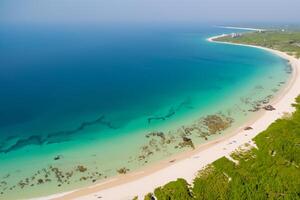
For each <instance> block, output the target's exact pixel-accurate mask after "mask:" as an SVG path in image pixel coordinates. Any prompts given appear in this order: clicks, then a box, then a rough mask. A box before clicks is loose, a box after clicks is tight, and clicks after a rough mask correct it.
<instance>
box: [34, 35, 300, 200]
mask: <svg viewBox="0 0 300 200" xmlns="http://www.w3.org/2000/svg"><path fill="white" fill-rule="evenodd" d="M217 37H220V36H215V37H211V38H209V39H208V41H210V42H214V41H213V39H215V38H217ZM228 44H231V43H228ZM231 45H232V44H231ZM234 45H241V44H234ZM243 46H249V47H254V48H260V49H264V50H267V51H270V52H272V53H274V54H277V55H278V56H281V57H282V58H284V59H287V60H289V61H290V64H291V66H292V68H293V73H292V75H291V76H292V77H291V78H290V80H289V82H288V83H287V85H286V87H285V88H284V89H283V90H282V91H281V92H279V94H278V95H277V96H276V97H275V98H274V99H272V101H271V103H270V104H271V105H272V106H273V107H275V108H276V110H274V111H259V112H258V114H257V116H256V117H255V119H253V120H252V121H250V122H247V124H244V126H242V127H240V128H239V129H238V130H236V131H235V132H233V133H232V134H229V135H225V136H224V137H222V138H218V139H216V140H214V141H210V142H208V143H206V144H203V145H200V146H199V147H197V148H196V149H195V150H193V151H188V152H184V153H182V154H179V155H176V156H173V157H171V158H169V159H168V160H164V161H161V162H159V163H158V164H155V165H153V166H149V167H147V168H144V169H142V170H139V171H136V172H132V173H129V174H126V175H122V176H121V175H120V176H117V177H114V178H111V179H109V180H108V181H106V182H102V183H99V184H96V185H93V186H90V187H85V188H81V189H78V190H76V191H73V192H68V193H64V194H57V195H53V196H48V197H44V198H39V199H82V200H92V199H100V197H101V199H105V200H106V199H108V200H115V199H116V200H123V199H124V200H125V199H126V200H129V199H132V198H133V197H135V196H138V197H139V199H143V197H144V195H145V194H147V193H149V192H152V191H153V190H154V189H155V188H156V187H159V186H162V185H164V184H166V183H168V182H170V181H173V180H176V179H177V178H184V179H186V180H187V181H188V182H190V183H192V180H193V179H194V178H195V176H196V175H197V173H198V171H199V170H200V169H201V168H203V167H205V166H206V165H207V164H210V163H212V162H213V161H215V160H217V159H219V158H221V157H223V156H226V157H228V156H229V155H230V154H231V153H232V152H233V151H235V150H236V149H237V148H238V147H240V146H241V145H243V144H245V143H249V142H250V143H251V142H252V138H254V137H255V136H256V135H257V134H259V133H260V132H261V131H263V130H265V129H266V128H267V127H268V126H269V125H270V124H271V123H272V122H274V121H275V120H276V119H278V118H280V117H282V115H283V114H284V113H286V112H292V111H293V110H294V108H293V107H292V106H291V104H292V103H294V99H295V98H296V97H297V96H298V95H299V94H300V75H299V70H300V60H299V59H296V58H294V57H292V56H289V55H287V54H286V53H283V52H280V51H276V50H272V49H267V48H264V47H258V46H251V45H243ZM246 126H251V127H252V128H253V129H252V130H244V127H246Z"/></svg>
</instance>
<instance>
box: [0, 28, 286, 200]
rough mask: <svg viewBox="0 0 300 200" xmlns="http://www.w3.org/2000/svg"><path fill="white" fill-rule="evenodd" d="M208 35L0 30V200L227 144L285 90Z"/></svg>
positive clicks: (279, 62) (280, 76) (276, 62)
mask: <svg viewBox="0 0 300 200" xmlns="http://www.w3.org/2000/svg"><path fill="white" fill-rule="evenodd" d="M231 32H236V30H229V29H221V28H217V27H213V26H210V25H203V24H188V25H182V24H168V25H138V24H134V25H133V24H129V25H120V26H112V25H110V26H108V25H82V26H72V25H71V26H58V25H43V26H2V28H1V29H0V71H1V73H0V92H1V93H0V180H1V182H0V199H18V198H20V197H22V198H30V197H37V196H42V195H49V194H53V193H58V192H63V191H68V190H73V189H76V188H78V187H82V186H86V185H91V184H93V183H95V182H101V181H104V180H106V179H108V178H110V177H113V176H116V175H118V174H124V173H128V172H131V171H133V170H136V169H139V168H141V167H145V166H148V165H150V164H155V163H156V162H159V161H160V160H162V159H166V158H168V157H169V156H171V155H174V154H176V153H180V152H183V151H187V150H191V149H193V148H195V147H196V146H197V145H199V144H202V143H205V142H206V141H209V140H212V139H215V138H217V137H221V136H222V135H224V134H228V133H229V132H230V131H232V130H234V129H235V128H237V127H239V126H240V125H241V124H243V123H245V122H246V121H247V120H249V119H250V118H251V116H253V115H254V114H255V112H256V111H257V110H258V109H257V107H261V106H262V105H264V104H267V103H268V102H269V100H270V99H271V98H272V97H273V96H274V95H275V94H276V93H277V92H278V91H279V90H280V89H281V88H282V87H283V86H284V85H285V83H286V82H287V80H288V78H289V76H290V73H291V68H290V66H289V64H288V62H287V61H286V60H283V59H281V58H279V57H277V56H275V55H273V54H271V53H269V52H266V51H263V50H260V49H254V48H249V47H243V46H232V45H226V44H217V43H211V42H208V41H207V40H206V39H207V38H208V37H210V36H214V35H218V34H223V33H231Z"/></svg>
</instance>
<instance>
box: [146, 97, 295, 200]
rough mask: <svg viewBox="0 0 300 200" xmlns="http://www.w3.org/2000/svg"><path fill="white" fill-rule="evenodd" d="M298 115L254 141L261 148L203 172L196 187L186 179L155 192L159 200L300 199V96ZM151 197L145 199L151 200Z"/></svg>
mask: <svg viewBox="0 0 300 200" xmlns="http://www.w3.org/2000/svg"><path fill="white" fill-rule="evenodd" d="M296 102H297V103H296V104H295V105H293V106H295V107H296V111H295V112H294V113H293V114H292V115H291V116H288V117H284V118H282V119H278V120H277V121H276V122H274V123H273V124H272V125H270V127H269V128H268V129H267V130H265V131H263V132H262V133H260V134H259V135H258V136H256V137H255V138H254V141H255V143H256V145H257V148H252V149H248V150H239V151H236V152H234V153H233V154H232V155H231V157H232V158H234V159H235V160H237V161H238V164H235V163H234V162H232V161H230V160H228V159H227V158H225V157H223V158H221V159H219V160H217V161H215V162H213V163H212V164H211V165H209V166H208V167H207V168H206V169H204V170H202V171H200V172H199V175H198V177H196V178H195V180H194V183H193V187H192V186H190V185H189V184H188V183H187V182H186V181H185V180H184V179H178V180H177V181H173V182H170V183H168V184H166V185H165V186H163V187H159V188H157V189H155V191H154V195H155V196H156V198H157V199H158V200H177V199H178V200H182V199H184V200H185V199H187V200H193V199H197V200H200V199H228V200H235V199H236V200H240V199H251V200H252V199H300V96H299V97H298V98H297V99H296ZM152 195H153V194H152V193H149V194H148V195H147V197H145V199H151V197H152Z"/></svg>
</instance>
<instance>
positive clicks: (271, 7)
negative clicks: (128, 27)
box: [0, 0, 300, 23]
mask: <svg viewBox="0 0 300 200" xmlns="http://www.w3.org/2000/svg"><path fill="white" fill-rule="evenodd" d="M223 21H225V22H226V21H228V22H231V21H232V22H275V23H282V22H290V23H297V22H298V23H299V22H300V0H0V22H1V23H117V22H223Z"/></svg>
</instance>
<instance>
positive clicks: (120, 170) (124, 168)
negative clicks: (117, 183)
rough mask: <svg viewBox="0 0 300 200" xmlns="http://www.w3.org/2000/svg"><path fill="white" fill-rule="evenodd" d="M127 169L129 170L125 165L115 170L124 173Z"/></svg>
mask: <svg viewBox="0 0 300 200" xmlns="http://www.w3.org/2000/svg"><path fill="white" fill-rule="evenodd" d="M128 171H129V169H127V168H126V167H122V168H120V169H118V170H117V172H118V173H119V174H126V173H127V172H128Z"/></svg>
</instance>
